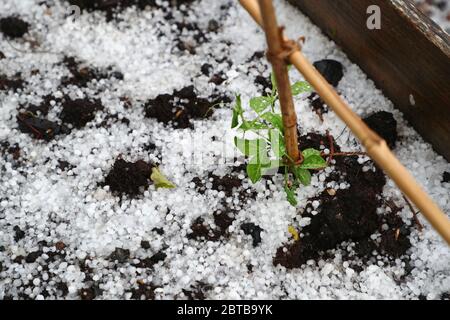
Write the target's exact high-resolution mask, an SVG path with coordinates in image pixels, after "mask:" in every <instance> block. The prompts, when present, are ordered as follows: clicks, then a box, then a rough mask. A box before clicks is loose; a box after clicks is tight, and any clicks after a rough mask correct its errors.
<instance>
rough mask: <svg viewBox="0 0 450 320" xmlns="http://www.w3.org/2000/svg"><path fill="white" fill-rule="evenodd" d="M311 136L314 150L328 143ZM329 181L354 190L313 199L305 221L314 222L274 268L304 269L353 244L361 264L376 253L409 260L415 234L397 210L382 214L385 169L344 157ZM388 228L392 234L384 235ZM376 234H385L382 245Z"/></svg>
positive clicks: (281, 251)
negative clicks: (310, 263)
mask: <svg viewBox="0 0 450 320" xmlns="http://www.w3.org/2000/svg"><path fill="white" fill-rule="evenodd" d="M308 136H309V137H312V138H311V139H309V141H310V142H311V144H310V146H311V147H315V148H317V146H318V145H325V144H326V143H327V142H326V141H327V139H326V137H322V139H320V136H318V135H316V134H309V135H308ZM307 140H308V139H307ZM324 140H325V141H324ZM339 149H340V148H339V147H337V148H336V150H339ZM364 167H367V168H369V167H371V169H369V170H366V169H367V168H364ZM329 181H336V182H338V183H341V182H346V183H348V184H350V187H349V188H348V189H339V190H337V191H336V190H332V192H331V190H329V189H327V190H325V191H323V192H322V194H320V195H319V196H318V197H314V198H311V199H308V204H307V206H306V208H305V210H304V211H303V212H301V216H302V218H310V219H311V223H310V224H309V225H308V226H306V227H304V228H303V229H302V230H301V232H302V238H301V239H300V240H299V241H295V242H293V243H290V244H287V245H285V246H282V247H280V248H279V249H278V250H277V253H276V256H275V258H274V260H273V263H274V265H282V266H284V267H286V268H289V269H293V268H300V267H301V266H302V265H303V264H305V263H306V262H307V261H308V260H317V259H319V258H322V257H324V256H325V253H326V252H327V251H328V250H331V249H336V248H338V247H339V245H340V244H341V243H343V242H349V241H350V242H355V243H356V249H355V253H356V255H357V256H358V257H361V258H362V257H367V256H371V254H372V252H373V251H377V252H379V253H380V254H384V255H387V256H392V257H400V256H402V255H404V254H406V252H407V250H408V249H409V248H410V246H411V243H410V242H409V239H408V236H409V233H410V231H409V229H408V228H407V227H406V225H405V224H404V222H403V220H402V219H401V218H400V217H399V216H398V215H397V212H398V210H397V211H393V212H392V213H390V214H388V215H386V216H383V217H380V216H379V215H378V214H377V209H378V208H379V207H381V205H382V204H383V199H382V191H383V187H384V185H385V184H386V177H385V175H384V174H383V172H382V171H381V170H380V169H378V168H377V167H376V166H375V165H374V164H373V163H371V162H368V163H364V164H359V163H358V157H357V156H350V157H339V158H337V159H336V165H335V168H334V171H333V173H332V174H331V175H330V176H329V177H328V179H327V182H329ZM315 200H316V201H319V203H320V205H319V207H318V208H317V209H314V208H313V207H312V202H313V201H315ZM313 213H314V214H313ZM383 224H387V225H388V226H389V228H388V229H387V230H385V229H383V227H382V225H383ZM377 232H380V233H381V237H380V240H379V241H373V240H372V238H371V235H373V234H374V233H377Z"/></svg>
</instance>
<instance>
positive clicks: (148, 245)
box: [141, 240, 151, 250]
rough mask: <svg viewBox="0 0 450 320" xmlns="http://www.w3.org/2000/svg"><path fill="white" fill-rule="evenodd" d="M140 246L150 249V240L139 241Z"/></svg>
mask: <svg viewBox="0 0 450 320" xmlns="http://www.w3.org/2000/svg"><path fill="white" fill-rule="evenodd" d="M141 248H142V249H146V250H147V249H150V248H151V246H150V242H148V241H147V240H142V241H141Z"/></svg>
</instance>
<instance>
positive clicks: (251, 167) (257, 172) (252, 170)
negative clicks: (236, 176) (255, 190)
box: [247, 163, 262, 183]
mask: <svg viewBox="0 0 450 320" xmlns="http://www.w3.org/2000/svg"><path fill="white" fill-rule="evenodd" d="M261 168H262V166H261V164H260V163H256V164H253V163H250V164H248V165H247V175H248V177H249V178H250V180H251V181H252V183H257V182H258V181H259V180H261V177H262V170H261Z"/></svg>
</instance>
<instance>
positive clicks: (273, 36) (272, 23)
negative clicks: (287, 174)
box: [259, 0, 301, 163]
mask: <svg viewBox="0 0 450 320" xmlns="http://www.w3.org/2000/svg"><path fill="white" fill-rule="evenodd" d="M259 4H260V6H261V13H262V18H263V24H264V30H265V32H266V39H267V45H268V48H269V50H268V51H267V57H268V59H269V61H270V62H271V63H272V68H273V73H274V75H275V79H276V82H277V89H278V96H279V99H280V106H281V114H282V117H283V125H284V138H285V143H286V151H287V153H288V155H289V158H290V160H291V161H292V162H293V163H297V162H299V160H300V159H301V156H300V152H299V146H298V137H297V114H296V113H295V107H294V100H293V97H292V90H291V84H290V81H289V74H288V68H287V64H286V62H285V59H286V56H285V57H282V56H283V53H285V48H284V47H283V39H282V36H281V34H282V33H281V31H280V28H279V27H278V24H277V18H276V16H275V10H274V8H273V4H272V0H259Z"/></svg>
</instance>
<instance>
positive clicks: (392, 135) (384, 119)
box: [363, 111, 398, 149]
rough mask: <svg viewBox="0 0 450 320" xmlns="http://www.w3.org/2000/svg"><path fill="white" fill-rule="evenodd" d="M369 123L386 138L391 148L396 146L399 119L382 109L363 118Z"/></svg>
mask: <svg viewBox="0 0 450 320" xmlns="http://www.w3.org/2000/svg"><path fill="white" fill-rule="evenodd" d="M363 120H364V121H365V122H366V123H367V125H368V126H369V127H370V128H371V129H372V130H374V131H375V132H376V133H378V134H379V135H380V136H381V137H382V138H383V139H384V140H386V142H387V144H388V146H389V148H391V149H393V148H395V144H396V143H397V139H398V134H397V121H396V120H395V118H394V115H393V114H392V113H390V112H386V111H380V112H376V113H374V114H372V115H370V116H369V117H367V118H365V119H363Z"/></svg>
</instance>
